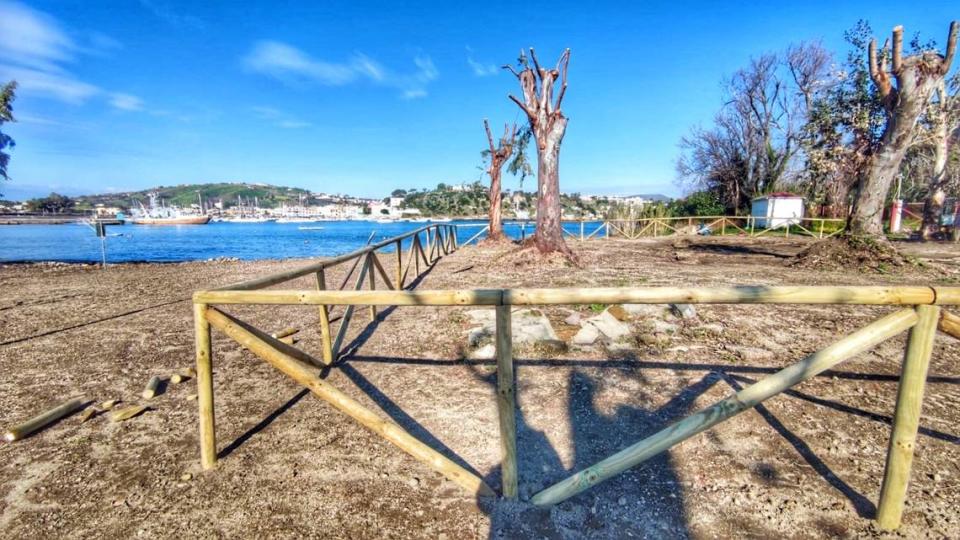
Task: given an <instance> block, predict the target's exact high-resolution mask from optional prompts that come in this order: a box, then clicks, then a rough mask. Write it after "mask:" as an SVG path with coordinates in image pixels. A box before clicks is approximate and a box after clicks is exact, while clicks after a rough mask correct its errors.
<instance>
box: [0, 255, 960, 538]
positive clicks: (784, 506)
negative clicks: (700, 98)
mask: <svg viewBox="0 0 960 540" xmlns="http://www.w3.org/2000/svg"><path fill="white" fill-rule="evenodd" d="M806 245H807V244H806V241H804V240H800V239H798V240H794V239H791V240H789V241H788V240H783V239H763V238H760V239H738V238H715V239H708V238H703V239H696V240H693V241H691V242H683V243H679V244H677V243H675V242H672V241H670V240H650V241H626V240H591V241H587V242H586V243H582V244H581V243H578V242H574V243H573V247H574V248H575V250H576V251H577V252H578V253H579V254H580V256H581V258H582V264H583V266H582V267H580V268H577V267H573V266H570V265H567V264H564V263H562V262H553V263H551V264H546V265H534V264H529V263H528V262H527V260H526V259H525V258H524V257H522V256H519V255H517V254H515V253H512V252H511V248H496V247H483V248H477V247H469V248H464V249H461V250H460V251H457V252H456V253H453V254H451V255H449V256H447V257H445V258H443V259H442V260H441V261H440V262H439V263H437V265H436V266H435V267H433V268H432V269H431V270H430V271H429V273H427V274H426V275H425V276H424V277H423V279H422V282H421V283H420V284H419V285H418V288H421V289H442V288H458V289H460V288H485V287H496V288H499V287H528V286H529V287H544V286H552V287H593V286H656V285H671V286H674V285H689V286H694V285H703V286H708V285H726V284H752V285H761V284H791V285H801V284H877V283H904V284H933V283H940V284H953V283H956V281H957V278H956V276H957V275H958V273H960V265H958V264H957V261H958V259H957V257H958V256H960V248H958V247H956V246H954V245H938V246H931V247H925V246H919V245H907V246H904V249H906V250H907V251H909V252H910V253H911V254H912V255H914V256H917V257H919V258H920V259H921V260H924V261H927V262H929V264H931V265H933V266H936V267H937V268H939V269H940V271H939V273H938V274H937V275H931V274H929V273H925V274H923V275H920V274H910V275H876V274H869V275H868V274H858V273H854V272H850V271H842V270H841V271H830V272H817V271H813V270H808V269H799V268H795V267H790V266H788V265H787V264H785V263H786V261H788V260H789V256H790V255H792V254H794V253H796V252H798V251H800V250H801V249H802V248H803V247H805V246H806ZM392 259H393V258H392V257H385V258H384V261H385V264H386V263H387V262H388V261H390V262H392ZM931 261H932V262H931ZM304 262H305V261H282V262H278V261H273V262H268V261H262V262H255V263H251V262H236V261H217V262H199V263H184V264H168V265H119V266H113V267H110V268H109V269H107V270H105V271H101V270H99V269H97V268H95V267H90V266H68V265H12V266H5V267H0V425H3V426H9V425H12V424H14V423H17V422H18V421H21V420H23V419H25V418H28V417H30V416H32V415H33V414H35V413H36V412H38V411H39V410H42V409H44V408H46V407H47V406H49V405H51V404H55V403H57V402H59V401H61V400H62V399H64V398H66V397H68V396H71V395H74V394H78V393H82V394H83V395H84V396H86V397H87V398H88V399H90V400H95V401H98V402H99V401H103V400H107V399H123V400H125V401H126V402H128V403H140V402H143V400H142V399H140V397H139V394H140V392H141V390H142V389H143V386H144V385H145V384H146V382H147V380H148V379H149V378H150V377H151V376H154V375H160V376H168V375H169V374H171V373H173V372H174V371H175V370H177V369H179V368H182V367H187V366H190V365H192V363H193V361H194V359H193V334H192V319H191V311H190V303H189V301H187V300H186V299H187V298H188V297H189V295H190V293H191V292H192V291H194V290H198V289H204V288H212V287H215V286H220V285H224V284H227V283H230V282H235V281H240V280H243V279H248V278H251V277H255V276H261V275H265V274H269V273H272V272H276V271H279V270H281V269H287V268H294V267H296V266H300V265H302V264H304ZM390 268H391V266H390V265H387V271H388V272H391V270H390ZM345 271H346V268H343V267H339V268H337V269H335V270H333V271H332V272H331V274H330V275H329V276H328V278H327V282H328V283H333V284H338V283H339V281H340V280H341V279H342V278H343V276H344V274H345ZM391 275H392V274H391ZM293 285H295V286H297V287H303V288H312V287H313V283H311V282H310V281H308V280H306V279H303V280H298V281H297V282H296V283H294V284H293ZM283 288H292V286H291V285H285V286H284V287H283ZM568 307H569V308H573V309H577V310H579V311H581V312H582V313H584V314H585V315H586V314H589V313H591V308H590V306H579V307H574V306H568ZM227 311H229V312H231V313H233V314H235V315H237V316H238V317H240V318H241V319H244V320H246V321H249V322H251V323H253V324H255V325H257V326H258V327H260V328H262V329H264V330H267V331H276V330H279V329H282V328H285V327H288V326H294V327H297V328H300V329H301V331H300V333H299V334H297V336H296V337H297V338H299V339H300V341H299V342H298V343H297V346H298V347H302V348H303V349H304V350H306V351H308V352H311V353H314V354H318V353H317V351H319V336H318V332H317V325H316V320H317V313H316V310H315V309H313V308H306V307H283V308H279V307H258V308H252V307H233V308H230V309H227ZM465 311H466V310H465V309H464V308H451V307H436V308H431V307H402V308H396V309H385V310H383V311H382V312H381V313H380V314H379V317H378V320H377V322H370V318H369V313H368V310H367V309H366V308H363V309H360V310H358V312H357V314H356V315H355V317H354V325H352V326H353V327H352V328H351V333H350V336H349V338H348V340H347V341H348V342H350V346H351V349H352V354H351V355H350V357H349V358H348V359H347V360H346V361H345V362H344V363H342V364H341V366H340V367H338V368H335V369H332V370H330V371H329V372H328V373H326V378H327V380H328V381H329V382H330V383H331V384H333V385H334V386H336V387H337V388H340V389H341V390H343V391H344V392H346V393H348V394H349V395H351V396H352V397H354V398H356V399H358V400H359V401H360V402H361V403H363V404H365V405H367V406H369V407H370V408H372V409H374V410H376V411H378V412H380V413H381V414H382V415H383V416H384V417H389V418H391V419H392V420H393V421H395V422H397V423H398V424H400V425H401V426H403V427H404V428H405V429H407V430H408V431H409V432H411V433H412V434H414V435H415V436H417V437H418V438H420V439H421V440H423V441H424V442H426V443H427V444H429V445H430V446H432V447H433V448H435V449H437V450H439V451H441V452H443V453H444V454H445V455H447V456H448V457H451V458H452V459H454V460H455V461H457V462H459V463H461V464H463V465H465V466H466V467H468V468H470V469H472V470H474V471H475V472H477V473H478V474H479V475H481V476H482V477H484V478H485V479H486V481H487V482H488V483H489V484H490V485H491V486H493V487H494V488H495V489H499V485H500V478H499V455H500V450H499V442H498V438H497V436H498V427H497V413H496V405H495V401H494V398H495V392H494V385H495V373H494V367H493V363H492V362H491V361H486V360H466V359H465V350H464V347H465V344H466V333H467V331H468V330H469V326H470V325H469V322H468V318H467V317H466V316H465V314H464V313H465ZM697 311H698V317H697V320H696V323H695V324H694V323H691V322H689V321H685V320H680V321H674V322H675V323H676V324H678V325H679V326H680V329H679V331H677V332H676V333H675V334H672V335H669V336H666V337H664V338H663V339H660V340H658V341H656V342H650V341H644V340H640V339H638V340H637V342H636V343H637V347H636V348H635V349H634V350H632V351H626V352H625V351H623V350H618V351H616V352H615V353H611V352H610V351H608V350H606V349H604V348H603V347H594V348H587V349H574V348H571V349H570V350H568V351H567V352H564V353H562V354H557V353H555V352H545V351H541V350H537V349H535V348H518V349H517V350H516V351H515V352H516V356H517V360H516V365H517V367H516V374H517V381H518V383H517V384H518V386H517V395H518V405H519V411H518V418H517V422H518V448H519V459H520V491H521V501H520V502H515V503H509V502H504V501H491V500H477V499H475V498H474V497H473V496H471V495H469V494H466V493H464V492H463V491H462V490H461V488H459V486H457V485H455V484H453V483H451V482H449V481H447V480H445V479H444V478H443V477H441V476H440V475H438V474H436V473H434V472H432V470H431V469H429V468H428V467H427V466H425V465H422V464H421V463H419V462H417V461H415V460H414V459H412V458H411V457H409V456H407V455H406V454H405V453H403V452H402V451H400V450H399V449H397V448H395V447H393V446H392V445H390V444H389V443H387V442H385V441H384V440H382V439H380V438H378V437H377V436H375V435H373V434H371V433H370V432H368V431H367V430H365V429H364V428H362V427H360V426H358V425H357V424H355V423H354V422H353V421H352V420H350V419H349V418H348V417H346V416H344V415H343V414H342V413H340V412H338V411H336V410H335V409H333V408H332V407H330V406H328V405H327V404H325V403H323V402H322V401H321V400H319V399H318V398H315V397H314V396H312V395H309V394H307V393H306V392H305V391H303V390H301V388H300V387H298V386H297V385H296V383H294V382H293V381H291V380H290V379H288V378H287V377H285V376H283V375H282V374H280V373H278V372H277V371H275V370H274V369H273V368H271V367H270V366H269V365H267V364H266V363H265V362H263V361H261V360H259V359H257V358H255V357H254V356H252V355H251V354H249V353H248V352H246V351H243V350H242V349H241V348H240V347H239V346H238V345H237V344H236V343H234V342H232V341H231V340H229V339H228V338H226V337H224V336H222V335H220V334H217V333H216V332H215V333H214V370H215V372H214V391H215V395H216V407H217V408H216V419H217V437H218V449H219V452H220V462H219V465H218V468H217V470H215V471H213V472H201V470H200V468H199V450H198V442H197V421H196V418H197V411H196V406H197V405H196V400H195V399H191V397H192V396H191V395H192V394H195V392H196V386H195V383H194V381H192V380H191V381H188V382H186V383H183V384H180V385H168V386H167V387H166V388H165V390H164V392H163V393H162V394H161V395H159V396H158V397H155V398H154V399H152V400H150V401H149V402H148V403H149V406H150V410H148V411H147V412H146V413H144V414H143V415H141V416H139V417H136V418H134V419H131V420H128V421H126V422H123V423H112V422H110V421H109V420H108V419H107V418H105V417H103V416H99V417H95V418H93V419H92V420H90V421H88V422H86V423H83V424H81V423H80V419H79V415H74V416H71V417H69V418H66V419H64V420H62V421H61V422H59V423H57V424H55V425H54V426H52V427H50V428H49V429H46V430H44V431H42V432H40V433H38V434H36V435H35V436H32V437H29V438H27V439H25V440H23V441H18V442H15V443H11V444H3V445H2V446H0V536H3V537H7V538H16V537H44V538H48V537H49V538H53V537H56V538H60V537H66V536H69V537H84V538H87V537H93V538H98V537H103V538H117V537H133V536H144V537H164V538H171V537H178V538H179V537H185V536H190V537H192V536H204V537H265V536H270V537H321V538H373V537H376V538H411V537H416V538H580V537H598V538H629V537H636V538H687V537H691V538H729V537H746V538H754V537H758V538H768V537H783V538H811V537H812V538H827V537H909V538H925V537H930V538H947V537H953V538H956V537H960V510H958V508H960V428H958V420H960V368H958V365H960V364H958V360H960V344H958V343H957V342H956V341H954V340H953V339H952V338H949V337H946V336H943V335H940V336H938V338H937V341H936V345H935V351H934V356H933V360H932V365H931V369H930V374H929V379H928V385H927V390H926V399H925V402H924V409H923V416H922V418H921V422H920V424H921V428H920V435H919V439H918V441H917V449H916V457H915V461H914V465H913V476H912V482H911V484H910V491H909V495H908V501H907V508H906V512H905V515H904V524H903V527H902V528H901V530H900V531H899V532H898V533H896V534H886V533H882V532H880V531H878V530H877V529H876V527H875V526H874V523H873V521H872V520H871V518H872V517H873V515H874V512H875V504H876V502H877V498H878V495H879V490H880V482H881V478H882V474H883V467H884V456H885V453H886V447H887V442H888V438H889V434H890V424H891V416H892V413H893V409H894V402H895V397H896V387H897V377H898V370H899V364H900V361H901V360H902V357H903V348H904V343H905V336H901V337H898V338H895V339H893V340H890V341H888V342H886V343H884V344H882V345H880V346H879V347H877V348H876V349H874V350H873V351H870V352H868V353H864V354H862V355H860V356H859V357H857V358H855V359H853V360H850V361H848V362H846V363H844V364H841V365H840V366H839V367H838V368H837V369H836V370H833V371H830V372H827V373H825V374H824V375H822V376H819V377H816V378H814V379H813V380H811V381H808V382H805V383H803V384H801V385H799V386H797V387H796V388H795V389H794V390H792V391H790V392H789V393H787V394H785V395H781V396H778V397H775V398H773V399H771V400H770V401H768V402H766V403H765V404H764V405H763V406H760V407H758V408H756V409H754V410H750V411H747V412H745V413H743V414H741V415H739V416H737V417H735V418H734V419H732V420H730V421H727V422H725V423H722V424H720V425H718V426H717V427H715V428H713V429H711V430H709V431H707V432H705V433H703V434H700V435H698V436H696V437H694V438H692V439H691V440H689V441H687V442H685V443H683V444H681V445H679V446H677V447H675V448H674V449H672V450H671V451H669V452H668V453H666V454H664V455H661V456H660V457H659V458H656V459H653V460H651V461H649V462H647V463H645V464H643V465H641V466H639V467H637V468H635V469H632V470H630V471H628V472H627V473H625V474H623V475H621V476H619V477H617V478H616V479H613V480H611V481H609V482H607V483H605V484H601V485H600V486H598V487H596V488H594V489H592V490H589V491H586V492H584V493H582V494H580V495H579V496H577V497H574V498H572V499H570V500H568V501H566V502H564V503H562V504H559V505H557V506H555V507H553V508H548V509H539V508H535V507H533V506H532V505H530V504H529V503H527V502H525V499H527V498H529V497H530V496H531V495H532V494H533V493H536V492H537V491H539V490H540V489H542V488H544V487H546V486H548V485H550V484H552V483H553V482H556V481H558V480H560V479H562V478H564V477H566V476H567V475H569V474H571V473H572V472H574V471H577V470H580V469H582V468H584V467H586V466H588V465H590V464H592V463H594V462H595V461H597V460H599V459H601V458H603V457H606V456H607V455H609V454H611V453H613V452H615V451H616V450H618V449H621V448H623V447H624V446H627V445H629V444H632V443H633V442H636V441H638V440H640V439H642V438H643V437H645V436H646V435H649V434H652V433H654V432H655V431H657V430H659V429H660V428H662V427H664V426H666V425H668V424H669V423H670V422H671V421H672V420H674V419H678V418H680V417H682V416H683V415H686V414H689V413H692V412H695V411H696V410H698V409H700V408H702V407H705V406H708V405H710V404H712V403H713V402H715V401H717V400H719V399H722V398H723V397H726V396H727V395H729V394H730V393H732V392H733V391H734V389H738V388H741V387H743V386H745V385H748V384H751V382H753V381H755V380H758V379H759V378H761V377H763V376H765V375H766V374H768V373H771V372H773V371H776V370H777V369H779V368H780V367H783V366H786V365H787V364H789V363H792V362H794V361H796V360H799V359H800V358H802V357H803V356H804V355H806V354H808V353H810V352H813V351H815V350H817V349H819V348H821V347H823V346H825V345H827V344H829V343H831V342H832V341H834V340H836V339H838V338H839V337H841V336H843V335H845V334H847V333H849V332H852V331H854V330H856V329H858V328H859V327H861V326H863V325H865V324H867V323H869V322H870V321H872V320H873V319H875V318H877V317H879V316H881V315H883V314H885V313H888V312H890V311H891V308H884V307H855V306H839V307H835V306H782V307H777V306H725V305H715V306H698V307H697ZM341 312H342V309H341V308H335V310H334V315H337V314H339V313H341ZM544 312H545V314H546V315H547V316H548V317H549V318H550V319H551V321H553V323H554V327H555V328H556V330H557V333H558V334H560V335H561V337H569V336H570V335H571V334H572V332H573V331H575V330H572V329H570V328H566V327H565V325H564V323H563V322H562V321H563V319H564V318H565V317H566V316H567V315H568V312H566V311H564V309H563V306H556V307H551V308H548V309H545V310H544ZM704 328H710V329H711V330H710V331H705V330H704ZM637 332H638V338H639V333H640V332H641V330H639V329H638V330H637ZM745 351H746V352H749V354H746V353H745Z"/></svg>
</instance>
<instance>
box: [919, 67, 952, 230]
mask: <svg viewBox="0 0 960 540" xmlns="http://www.w3.org/2000/svg"><path fill="white" fill-rule="evenodd" d="M937 91H938V92H939V94H940V103H939V109H940V110H939V111H937V113H938V114H937V116H936V118H935V119H934V129H933V137H934V141H933V144H934V146H933V174H932V175H931V177H930V187H929V190H928V192H927V198H926V199H925V200H924V201H923V223H922V225H921V226H920V238H921V239H922V240H924V241H926V240H933V239H934V238H936V237H938V236H939V234H940V217H941V216H942V215H943V203H944V202H945V201H946V199H947V183H948V182H947V154H948V152H949V137H950V127H949V125H948V121H947V91H946V85H944V84H941V85H940V88H938V89H937Z"/></svg>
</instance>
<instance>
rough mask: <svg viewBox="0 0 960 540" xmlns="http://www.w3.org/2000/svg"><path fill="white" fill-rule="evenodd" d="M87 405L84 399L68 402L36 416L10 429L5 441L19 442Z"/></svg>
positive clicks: (4, 436)
mask: <svg viewBox="0 0 960 540" xmlns="http://www.w3.org/2000/svg"><path fill="white" fill-rule="evenodd" d="M85 404H86V401H84V399H83V398H82V397H77V398H73V399H70V400H67V401H65V402H64V403H61V404H60V405H57V406H56V407H54V408H52V409H50V410H48V411H46V412H43V413H41V414H38V415H37V416H34V417H33V418H31V419H29V420H27V421H26V422H24V423H22V424H20V425H18V426H14V427H12V428H10V429H8V430H7V431H6V432H5V433H4V434H3V439H4V440H5V441H7V442H13V441H19V440H20V439H22V438H24V437H26V436H27V435H30V434H31V433H35V432H37V431H40V430H41V429H43V428H45V427H47V426H49V425H50V424H52V423H54V422H56V421H57V420H59V419H61V418H63V417H64V416H68V415H70V414H72V413H74V412H76V411H78V410H80V409H81V408H83V406H84V405H85Z"/></svg>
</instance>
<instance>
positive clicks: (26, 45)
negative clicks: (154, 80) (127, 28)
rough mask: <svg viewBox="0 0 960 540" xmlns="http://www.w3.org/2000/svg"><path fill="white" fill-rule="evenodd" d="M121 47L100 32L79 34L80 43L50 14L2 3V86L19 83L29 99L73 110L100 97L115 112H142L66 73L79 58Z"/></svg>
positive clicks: (135, 102) (129, 100) (131, 99)
mask: <svg viewBox="0 0 960 540" xmlns="http://www.w3.org/2000/svg"><path fill="white" fill-rule="evenodd" d="M119 47H120V43H119V42H117V41H116V40H114V39H113V38H110V37H109V36H106V35H104V34H100V33H97V32H88V33H85V34H80V39H79V43H78V40H77V39H74V38H73V37H72V36H71V35H70V33H68V32H67V31H66V30H64V29H63V28H62V27H61V25H60V24H59V23H58V22H57V20H56V19H54V18H53V17H51V16H49V15H47V14H46V13H42V12H39V11H36V10H33V9H30V8H29V7H27V6H25V5H23V4H19V3H15V2H4V1H2V0H0V80H9V79H13V80H16V81H17V82H18V83H19V85H20V90H21V92H23V93H24V94H25V95H37V96H42V97H47V98H51V99H56V100H58V101H62V102H65V103H70V104H82V103H85V102H86V101H88V100H89V99H91V98H93V97H98V96H100V97H105V98H106V99H107V100H108V102H109V103H110V104H111V105H113V106H114V107H117V108H121V109H125V110H137V109H139V108H141V107H142V102H141V101H140V99H139V98H137V97H135V96H131V95H129V94H109V93H107V92H105V91H104V90H103V89H101V88H100V87H98V86H96V85H94V84H91V83H88V82H85V81H83V80H81V79H79V78H78V77H76V76H75V75H73V74H72V73H71V72H70V71H69V70H68V69H67V67H68V66H69V65H71V64H73V63H74V62H76V59H77V57H78V56H79V55H83V54H103V53H105V52H107V51H109V50H112V49H117V48H119ZM118 96H120V98H119V99H118Z"/></svg>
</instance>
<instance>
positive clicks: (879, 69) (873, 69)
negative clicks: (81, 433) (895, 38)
mask: <svg viewBox="0 0 960 540" xmlns="http://www.w3.org/2000/svg"><path fill="white" fill-rule="evenodd" d="M884 49H886V43H884ZM868 55H869V59H870V79H872V80H873V84H875V85H877V90H879V91H880V97H882V98H886V97H887V96H889V95H890V91H891V90H892V87H891V85H890V77H889V76H888V75H887V70H886V62H879V61H878V60H877V40H876V39H871V40H870V48H869V52H868Z"/></svg>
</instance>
